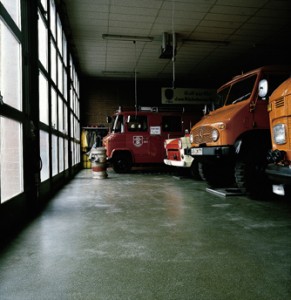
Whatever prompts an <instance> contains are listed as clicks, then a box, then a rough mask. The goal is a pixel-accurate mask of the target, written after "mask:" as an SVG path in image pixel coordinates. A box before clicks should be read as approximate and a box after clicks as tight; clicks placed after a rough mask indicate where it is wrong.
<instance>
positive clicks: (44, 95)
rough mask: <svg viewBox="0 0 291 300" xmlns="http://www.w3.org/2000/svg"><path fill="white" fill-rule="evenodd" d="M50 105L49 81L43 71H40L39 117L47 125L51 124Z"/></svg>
mask: <svg viewBox="0 0 291 300" xmlns="http://www.w3.org/2000/svg"><path fill="white" fill-rule="evenodd" d="M48 106H49V102H48V82H47V79H46V78H45V76H44V75H43V74H42V72H39V119H40V121H41V122H43V123H45V124H47V125H49V115H48Z"/></svg>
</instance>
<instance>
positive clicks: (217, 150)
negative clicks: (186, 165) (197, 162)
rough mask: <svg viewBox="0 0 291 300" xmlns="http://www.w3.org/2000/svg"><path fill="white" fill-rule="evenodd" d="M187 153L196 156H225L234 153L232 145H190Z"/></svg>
mask: <svg viewBox="0 0 291 300" xmlns="http://www.w3.org/2000/svg"><path fill="white" fill-rule="evenodd" d="M187 154H188V155H191V156H192V157H195V158H198V159H199V157H203V156H212V157H218V158H219V157H226V156H231V155H233V154H234V148H233V147H232V146H221V147H216V146H214V147H192V148H190V149H188V153H187Z"/></svg>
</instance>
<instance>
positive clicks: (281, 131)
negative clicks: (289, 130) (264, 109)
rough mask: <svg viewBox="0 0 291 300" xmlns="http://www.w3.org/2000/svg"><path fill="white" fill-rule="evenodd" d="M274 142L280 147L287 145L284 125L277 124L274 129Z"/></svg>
mask: <svg viewBox="0 0 291 300" xmlns="http://www.w3.org/2000/svg"><path fill="white" fill-rule="evenodd" d="M273 134H274V141H275V143H276V144H278V145H282V144H285V143H286V130H285V125H284V124H277V125H275V126H274V127H273Z"/></svg>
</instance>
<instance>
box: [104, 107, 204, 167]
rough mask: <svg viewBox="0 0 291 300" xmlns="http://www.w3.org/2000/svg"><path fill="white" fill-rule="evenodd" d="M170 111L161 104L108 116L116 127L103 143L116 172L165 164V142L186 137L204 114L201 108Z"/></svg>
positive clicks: (119, 111) (113, 126)
mask: <svg viewBox="0 0 291 300" xmlns="http://www.w3.org/2000/svg"><path fill="white" fill-rule="evenodd" d="M168 110H170V109H169V108H168V109H167V108H158V107H141V108H140V109H139V110H127V111H123V110H122V109H119V110H118V111H117V112H116V113H115V114H114V115H113V117H109V118H108V121H109V122H110V123H112V126H111V130H110V132H109V134H108V135H107V136H106V137H104V138H103V146H104V147H105V148H106V155H107V159H108V162H109V163H111V164H112V167H113V169H114V171H115V172H116V173H126V172H128V171H130V170H131V168H132V166H134V165H140V164H141V165H144V164H163V161H164V158H165V149H164V141H165V140H166V139H169V138H177V137H180V136H182V135H183V134H184V132H185V130H186V129H188V130H189V129H190V128H191V125H192V124H194V122H197V120H199V117H200V116H199V117H198V111H197V112H185V111H184V110H181V111H173V110H172V111H168Z"/></svg>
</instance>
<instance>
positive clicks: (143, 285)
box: [0, 170, 291, 300]
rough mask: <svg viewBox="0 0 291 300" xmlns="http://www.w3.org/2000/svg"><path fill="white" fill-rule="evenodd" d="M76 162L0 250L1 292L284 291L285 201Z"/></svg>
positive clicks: (23, 295)
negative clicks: (72, 173)
mask: <svg viewBox="0 0 291 300" xmlns="http://www.w3.org/2000/svg"><path fill="white" fill-rule="evenodd" d="M108 173H109V177H108V178H107V179H93V178H92V177H91V170H83V171H81V172H80V173H79V174H78V175H77V176H76V177H75V178H74V179H73V180H72V181H71V182H70V183H69V184H67V185H66V186H65V187H64V188H63V189H62V190H61V191H60V192H59V193H58V194H57V195H56V196H55V197H54V198H53V199H52V201H51V202H50V203H49V204H48V206H47V208H46V209H45V210H44V211H43V213H42V214H41V215H40V216H39V217H37V218H36V219H35V220H33V221H32V222H31V223H30V224H29V225H28V226H27V227H26V228H24V229H23V231H22V232H21V233H19V235H17V236H16V237H15V239H13V241H12V242H11V243H10V244H9V245H7V247H5V248H4V249H3V250H2V252H1V253H0V298H1V299H2V300H4V299H13V300H16V299H21V300H26V299H38V300H39V299H40V300H42V299H58V300H60V299H70V300H71V299H82V300H83V299H102V300H103V299H104V300H106V299H108V300H109V299H114V300H115V299H150V300H151V299H179V300H180V299H199V300H200V299H201V300H202V299H215V300H218V299H223V300H224V299H231V300H238V299H250V300H253V299H260V300H261V299H272V300H273V299H291V201H290V202H288V201H273V200H272V201H254V200H250V199H248V198H247V197H245V196H234V197H226V198H225V197H218V196H216V195H213V194H211V193H208V192H206V191H205V188H206V185H205V183H204V182H197V181H193V180H192V179H190V178H177V177H175V176H172V174H169V173H160V172H155V173H141V172H134V173H132V174H126V175H118V174H115V173H114V172H113V171H111V170H109V171H108Z"/></svg>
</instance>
